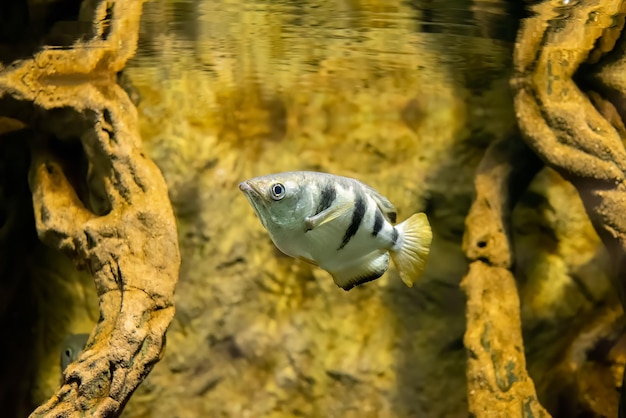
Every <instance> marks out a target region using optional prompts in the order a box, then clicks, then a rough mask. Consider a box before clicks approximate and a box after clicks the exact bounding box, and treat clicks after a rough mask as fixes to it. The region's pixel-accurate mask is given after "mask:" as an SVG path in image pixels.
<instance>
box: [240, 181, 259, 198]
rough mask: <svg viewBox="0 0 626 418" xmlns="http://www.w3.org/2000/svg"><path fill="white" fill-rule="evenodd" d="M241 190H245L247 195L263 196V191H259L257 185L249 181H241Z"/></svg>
mask: <svg viewBox="0 0 626 418" xmlns="http://www.w3.org/2000/svg"><path fill="white" fill-rule="evenodd" d="M239 190H241V191H242V192H244V193H245V194H246V195H252V196H254V197H257V198H261V193H260V192H259V189H257V187H256V186H255V185H253V184H252V183H250V182H248V181H242V182H241V183H239Z"/></svg>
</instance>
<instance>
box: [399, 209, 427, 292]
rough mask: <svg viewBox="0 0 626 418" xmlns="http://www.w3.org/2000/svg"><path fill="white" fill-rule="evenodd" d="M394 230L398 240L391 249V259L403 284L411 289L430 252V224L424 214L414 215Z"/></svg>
mask: <svg viewBox="0 0 626 418" xmlns="http://www.w3.org/2000/svg"><path fill="white" fill-rule="evenodd" d="M395 228H396V229H397V231H398V240H397V243H396V245H394V246H393V247H392V248H391V251H390V254H391V259H392V260H393V263H394V264H395V265H396V267H397V269H398V273H400V278H401V279H402V281H403V282H404V284H406V285H407V286H408V287H413V284H414V283H415V282H416V281H417V279H419V278H420V276H421V275H422V272H423V271H424V268H425V267H426V259H427V258H428V253H429V252H430V243H431V241H432V238H433V233H432V230H431V229H430V223H429V222H428V218H427V217H426V214H425V213H416V214H414V215H413V216H411V217H410V218H409V219H407V220H405V221H404V222H402V223H400V224H398V225H396V226H395Z"/></svg>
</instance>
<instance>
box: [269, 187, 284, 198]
mask: <svg viewBox="0 0 626 418" xmlns="http://www.w3.org/2000/svg"><path fill="white" fill-rule="evenodd" d="M270 190H271V192H272V199H274V200H280V199H282V198H283V197H285V192H286V189H285V186H284V185H283V184H282V183H274V184H272V187H271V188H270Z"/></svg>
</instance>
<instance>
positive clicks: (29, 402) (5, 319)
mask: <svg viewBox="0 0 626 418" xmlns="http://www.w3.org/2000/svg"><path fill="white" fill-rule="evenodd" d="M7 114H10V115H8V116H9V117H11V118H15V119H18V120H20V121H21V122H23V123H26V124H27V126H29V127H28V128H24V129H20V130H12V131H10V132H8V133H4V134H2V135H0V327H2V329H3V331H4V333H5V338H4V339H3V344H0V355H2V356H4V358H5V359H8V361H5V362H3V366H2V367H1V368H0V370H1V373H0V376H1V377H2V378H1V379H0V410H1V411H3V413H2V415H3V416H7V417H16V418H22V417H27V416H28V415H29V414H30V413H31V412H32V411H33V409H34V408H35V407H36V406H37V404H38V403H40V402H42V401H43V400H44V399H42V398H41V396H42V395H43V396H48V395H49V394H42V387H41V385H42V383H43V382H42V381H41V379H42V370H44V369H49V367H50V366H51V365H50V357H51V356H52V358H55V359H58V358H59V356H58V355H57V351H58V350H59V344H60V343H61V341H62V339H63V338H64V337H65V336H66V335H67V334H68V333H70V332H72V330H70V321H71V320H70V318H71V312H72V306H73V305H74V304H76V303H77V302H76V301H75V300H74V298H75V297H76V294H75V292H76V290H75V288H76V286H77V284H72V283H71V281H72V280H75V279H77V276H76V270H75V267H74V266H72V264H71V263H70V262H69V260H68V259H67V258H66V257H65V256H64V255H62V254H61V253H59V252H58V251H56V250H51V249H49V248H48V247H46V246H45V245H43V244H42V243H41V242H40V241H39V239H38V237H37V232H36V229H35V221H34V212H33V201H32V196H31V192H30V188H29V184H28V177H29V165H30V159H31V149H33V147H35V148H36V147H45V149H46V152H48V153H50V154H53V155H54V156H55V158H56V159H57V161H59V162H60V164H61V166H62V169H63V171H64V173H65V175H66V176H67V178H68V180H69V181H70V183H71V184H72V185H73V187H74V188H75V190H76V192H77V194H78V196H79V197H80V198H81V199H82V200H83V202H84V204H85V206H86V207H88V208H93V207H94V206H96V205H94V193H92V192H91V190H92V189H93V186H92V187H90V185H89V184H88V177H89V174H88V168H89V164H88V160H87V158H86V155H85V152H84V150H83V148H82V145H81V142H80V141H79V138H80V135H79V132H80V131H82V130H84V129H85V128H86V127H87V126H89V125H88V120H89V119H90V115H89V114H83V113H78V112H76V111H75V110H72V109H56V110H54V111H50V112H44V111H42V110H41V109H38V108H37V107H33V106H32V104H31V103H26V102H21V101H18V100H14V99H12V98H9V97H6V96H5V97H4V98H2V99H1V100H0V115H3V117H1V118H0V132H2V131H3V123H9V122H12V121H11V119H9V118H7ZM13 125H15V124H13ZM9 126H12V125H11V124H9ZM32 126H36V127H37V130H35V129H33V128H32ZM91 129H93V128H91ZM42 130H45V131H46V133H45V134H43V133H42ZM5 132H6V129H5ZM53 132H63V135H62V136H63V137H62V139H60V138H58V137H57V136H55V135H53ZM42 138H44V139H42ZM92 184H94V183H93V181H92ZM96 186H97V182H96ZM94 210H95V209H94ZM80 281H81V285H82V286H84V285H85V280H84V278H83V276H81V278H80ZM90 282H91V278H90V277H89V278H88V282H86V283H87V285H89V283H90ZM51 352H52V353H51ZM60 379H61V376H60V375H59V382H60Z"/></svg>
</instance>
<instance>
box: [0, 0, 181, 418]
mask: <svg viewBox="0 0 626 418" xmlns="http://www.w3.org/2000/svg"><path fill="white" fill-rule="evenodd" d="M87 3H90V2H87ZM141 6H142V2H141V1H130V0H129V1H125V2H114V3H110V2H99V3H98V4H96V5H94V10H93V16H94V23H93V27H94V31H93V32H94V36H93V38H92V39H91V40H89V41H87V42H77V43H76V44H75V45H74V47H73V48H71V49H69V50H43V51H41V52H40V53H38V54H36V55H35V57H34V58H33V59H32V60H25V61H22V62H20V63H19V64H18V65H15V66H12V67H10V68H7V69H4V71H2V70H3V69H2V68H0V98H2V99H3V100H4V99H6V98H7V96H10V97H12V98H13V99H12V100H13V101H11V102H10V103H11V104H14V103H15V101H17V103H20V106H12V105H8V106H5V107H4V108H3V109H2V110H3V111H4V112H5V113H9V114H10V116H11V117H13V118H16V119H20V120H22V121H24V122H25V123H28V124H30V125H32V127H33V128H34V129H35V131H36V132H38V136H39V139H38V140H37V141H36V142H35V143H33V146H32V147H31V149H32V155H31V168H30V176H29V184H30V187H31V191H32V195H33V206H34V212H35V221H36V227H37V233H38V235H39V238H40V239H41V240H42V241H43V242H44V243H45V244H47V245H49V246H51V247H53V248H57V249H60V250H61V251H63V252H65V253H66V254H67V255H68V256H69V257H71V259H72V260H73V261H74V262H75V264H76V265H77V266H78V267H79V268H84V269H87V271H89V272H90V273H91V274H92V275H93V277H94V280H95V285H96V290H97V293H98V296H99V306H100V320H99V322H98V324H97V325H96V327H95V329H94V330H93V331H92V333H91V337H90V339H89V341H88V343H87V345H86V347H85V350H84V351H83V352H82V353H81V354H80V356H79V358H78V359H77V360H76V361H75V362H74V363H72V364H70V365H69V367H68V368H67V369H66V371H65V373H64V375H63V380H64V381H63V385H62V387H61V388H60V389H59V390H58V392H57V393H56V394H55V395H54V396H53V397H52V398H51V399H49V400H48V401H47V402H46V403H44V404H43V405H41V406H40V407H39V408H37V409H36V410H35V411H34V412H33V413H32V414H31V417H51V416H54V417H78V416H93V417H112V416H118V415H119V414H120V413H121V411H122V409H123V407H124V405H125V404H126V402H127V401H128V399H129V397H130V396H131V394H132V393H133V391H134V390H135V389H136V388H137V386H138V385H139V384H140V383H141V382H142V381H143V379H144V378H145V377H146V375H147V374H148V373H149V372H150V370H151V369H152V367H153V366H154V364H155V363H156V362H158V361H159V359H160V357H161V355H162V353H163V348H164V343H165V332H166V330H167V327H168V326H169V324H170V322H171V320H172V317H173V315H174V306H173V297H174V287H175V284H176V281H177V279H178V271H179V266H180V254H179V250H178V241H177V233H176V223H175V219H174V213H173V211H172V207H171V204H170V202H169V198H168V192H167V186H166V184H165V181H164V179H163V177H162V175H161V173H160V171H159V169H158V168H157V167H156V166H155V165H154V163H153V162H152V161H150V160H149V159H148V158H146V156H145V155H144V154H143V153H142V152H141V150H140V141H141V139H140V136H139V132H138V123H137V114H136V109H135V108H134V106H133V104H132V103H131V102H130V100H129V98H128V96H127V95H126V93H125V92H124V91H123V90H122V88H121V87H119V86H118V85H117V84H116V82H115V73H116V72H117V71H119V70H121V69H122V67H123V66H124V65H125V63H126V61H127V60H128V58H130V57H131V56H132V54H133V53H134V50H135V47H136V41H137V35H138V27H139V19H140V16H141ZM105 16H112V18H111V20H110V21H108V22H104V20H105ZM103 22H104V23H103ZM105 25H107V26H106V27H105ZM109 25H110V26H109ZM2 96H4V97H2ZM29 102H30V103H32V105H29V104H28V103H29ZM75 137H78V138H80V142H81V144H82V147H83V149H84V151H85V155H86V160H87V161H86V162H87V166H88V173H87V177H88V179H87V183H88V184H87V185H86V187H83V188H81V187H77V185H76V184H75V182H73V179H72V178H71V176H70V175H68V174H67V167H64V164H63V160H62V159H61V158H59V156H58V155H56V154H55V153H54V152H53V151H52V150H51V148H50V147H49V146H48V143H49V141H50V140H51V138H56V139H57V140H61V141H68V140H71V139H72V138H75ZM77 164H78V162H77V161H71V162H70V165H72V166H73V165H77Z"/></svg>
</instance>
